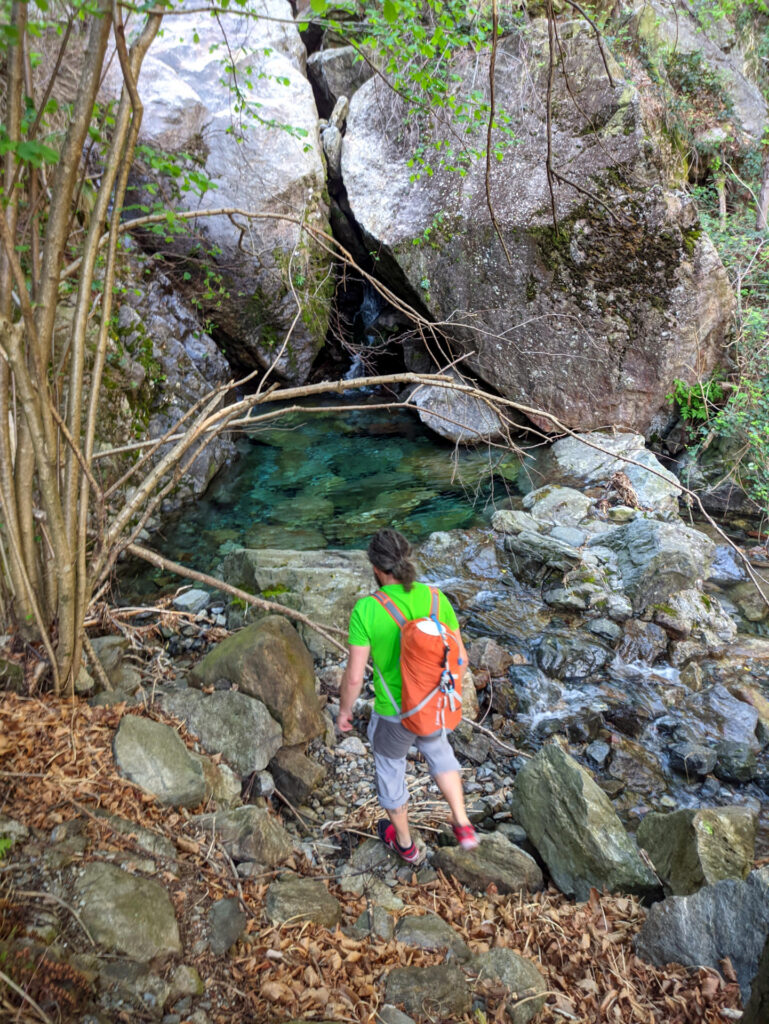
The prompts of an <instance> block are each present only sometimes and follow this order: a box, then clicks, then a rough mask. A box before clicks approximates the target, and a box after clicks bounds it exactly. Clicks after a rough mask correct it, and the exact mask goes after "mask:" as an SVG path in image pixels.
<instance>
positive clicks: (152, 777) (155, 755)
mask: <svg viewBox="0 0 769 1024" xmlns="http://www.w3.org/2000/svg"><path fill="white" fill-rule="evenodd" d="M114 751H115V763H116V764H117V767H118V770H119V772H120V774H121V775H124V776H125V777H126V778H128V779H130V780H131V782H133V783H135V784H136V785H137V786H139V787H140V788H141V789H143V790H144V791H145V792H147V793H152V794H153V796H156V797H157V799H158V800H159V801H160V803H162V804H166V805H170V806H178V807H195V806H196V805H197V804H199V803H201V801H202V800H203V797H204V795H205V791H206V786H205V780H204V778H203V769H202V767H201V765H200V763H199V762H198V761H196V760H195V758H194V757H192V756H191V754H190V753H189V751H188V750H187V748H186V746H185V745H184V743H183V742H182V740H181V739H180V737H179V735H178V733H176V732H175V731H174V730H173V729H172V728H171V727H170V726H169V725H164V724H163V723H162V722H155V721H153V720H152V719H150V718H141V717H139V716H138V715H124V716H123V717H122V718H121V720H120V725H119V726H118V729H117V733H116V734H115V740H114Z"/></svg>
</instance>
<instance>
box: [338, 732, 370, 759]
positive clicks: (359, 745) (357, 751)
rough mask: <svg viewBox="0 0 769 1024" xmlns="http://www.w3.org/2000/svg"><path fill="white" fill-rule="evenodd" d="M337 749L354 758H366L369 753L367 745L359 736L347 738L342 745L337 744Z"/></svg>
mask: <svg viewBox="0 0 769 1024" xmlns="http://www.w3.org/2000/svg"><path fill="white" fill-rule="evenodd" d="M336 749H337V750H338V751H341V752H342V753H344V754H352V755H353V756H354V757H364V756H365V755H366V753H367V750H366V744H365V743H364V742H363V740H362V739H360V737H359V736H347V737H346V738H345V739H343V740H342V742H341V743H337V745H336Z"/></svg>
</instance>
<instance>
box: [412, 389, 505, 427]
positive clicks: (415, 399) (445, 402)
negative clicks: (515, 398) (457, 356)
mask: <svg viewBox="0 0 769 1024" xmlns="http://www.w3.org/2000/svg"><path fill="white" fill-rule="evenodd" d="M450 375H451V377H452V378H453V379H454V380H456V381H457V382H458V383H464V381H462V379H461V377H460V376H459V374H457V373H453V372H452V373H451V374H450ZM410 401H411V404H413V405H415V406H416V408H417V411H418V413H419V418H420V420H421V421H422V422H423V423H424V425H425V426H426V427H429V429H430V430H432V431H434V432H435V433H436V434H439V435H440V436H441V437H445V438H446V439H447V440H449V441H453V442H454V443H455V444H481V443H488V442H489V441H497V440H499V439H500V438H501V437H502V436H503V434H504V431H505V424H504V423H503V421H502V419H501V418H500V417H499V416H498V415H497V413H496V412H495V411H494V410H493V409H492V408H490V406H489V405H488V403H487V402H484V401H482V400H481V399H480V398H474V397H473V396H472V395H467V394H463V393H462V392H460V391H452V390H451V389H449V388H443V387H438V386H437V385H429V384H428V385H420V386H419V387H418V388H416V390H415V391H414V393H413V394H412V396H411V399H410Z"/></svg>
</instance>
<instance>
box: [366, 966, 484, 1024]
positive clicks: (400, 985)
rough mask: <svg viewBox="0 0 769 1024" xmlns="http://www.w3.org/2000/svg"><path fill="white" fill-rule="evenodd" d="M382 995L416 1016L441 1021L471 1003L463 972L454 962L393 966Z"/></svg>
mask: <svg viewBox="0 0 769 1024" xmlns="http://www.w3.org/2000/svg"><path fill="white" fill-rule="evenodd" d="M385 999H386V1000H387V1002H388V1003H393V1004H396V1005H398V1006H400V1005H401V1004H402V1005H403V1006H404V1007H405V1010H406V1012H407V1013H412V1014H414V1016H416V1017H420V1018H421V1017H425V1016H430V1017H432V1018H433V1019H438V1020H444V1021H448V1020H452V1019H457V1018H461V1017H462V1016H463V1014H465V1013H469V1011H470V1007H471V1005H472V996H471V994H470V989H469V988H468V985H467V981H466V979H465V975H464V974H463V972H462V971H461V970H460V968H459V967H457V966H456V965H455V964H442V965H440V966H438V967H395V968H393V970H391V971H390V973H389V974H388V975H387V982H386V984H385Z"/></svg>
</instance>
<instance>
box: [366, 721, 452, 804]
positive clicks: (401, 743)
mask: <svg viewBox="0 0 769 1024" xmlns="http://www.w3.org/2000/svg"><path fill="white" fill-rule="evenodd" d="M368 738H369V742H370V743H371V750H372V752H373V754H374V767H375V768H376V791H377V796H378V797H379V803H380V805H381V806H382V807H384V809H385V810H386V811H392V810H395V808H396V807H402V806H403V805H404V804H405V803H407V802H408V798H409V792H408V789H407V788H406V754H407V753H408V752H409V749H410V748H411V747H412V746H413V745H414V744H416V748H417V750H418V751H419V753H420V754H422V755H423V756H424V759H425V761H427V767H428V768H429V769H430V774H431V775H432V776H433V778H434V777H435V776H436V775H442V774H443V773H444V772H452V771H456V772H458V771H459V770H460V768H459V761H457V759H456V757H455V756H454V751H453V750H452V749H451V744H450V743H449V739H448V735H447V734H445V733H440V732H438V733H435V734H434V735H433V736H415V735H414V733H413V732H410V731H409V730H408V729H407V728H406V727H405V725H403V724H402V723H401V722H399V721H397V720H396V719H394V718H385V717H383V716H382V715H377V714H376V713H374V714H372V716H371V721H370V722H369V724H368Z"/></svg>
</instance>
